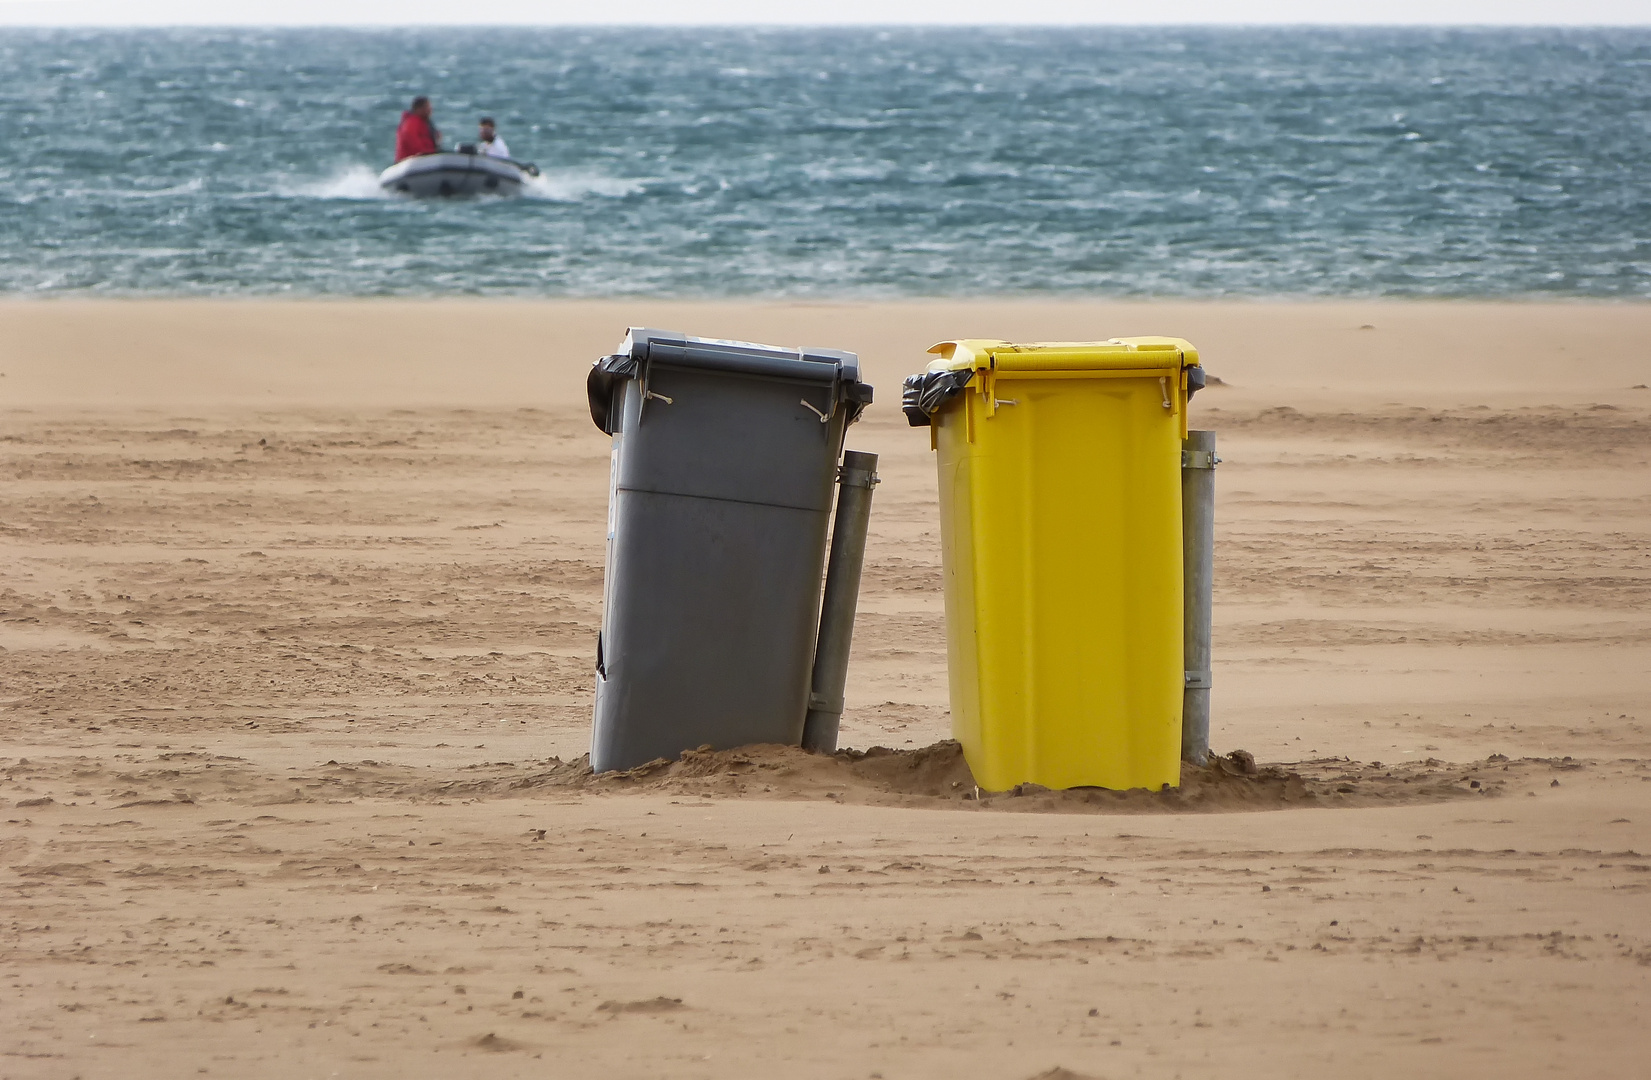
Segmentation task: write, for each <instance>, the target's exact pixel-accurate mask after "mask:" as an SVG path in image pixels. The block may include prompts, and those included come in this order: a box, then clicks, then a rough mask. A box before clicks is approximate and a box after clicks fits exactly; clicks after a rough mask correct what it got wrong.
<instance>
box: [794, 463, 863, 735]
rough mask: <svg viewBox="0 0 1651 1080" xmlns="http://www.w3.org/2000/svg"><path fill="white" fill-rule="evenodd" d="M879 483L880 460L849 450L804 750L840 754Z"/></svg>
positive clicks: (840, 481) (833, 537) (823, 603)
mask: <svg viewBox="0 0 1651 1080" xmlns="http://www.w3.org/2000/svg"><path fill="white" fill-rule="evenodd" d="M876 483H877V455H876V454H864V453H861V452H860V451H858V450H849V451H847V452H845V453H844V454H843V465H842V468H840V469H838V470H837V485H838V486H837V517H836V520H835V521H834V522H833V524H832V527H831V556H830V558H829V559H828V560H827V561H826V578H825V598H824V599H823V600H822V601H821V602H820V637H819V641H818V643H817V644H816V645H815V646H814V678H813V688H812V690H811V692H810V693H809V695H808V719H807V720H806V721H804V723H803V749H805V750H815V751H818V752H820V753H823V754H830V753H835V752H836V750H837V729H838V726H839V725H840V724H841V723H842V720H843V688H844V686H846V685H847V683H848V649H849V645H850V644H851V643H852V642H853V640H854V610H855V607H856V606H857V605H858V603H859V600H860V569H861V567H862V565H863V564H864V563H865V559H866V529H867V527H868V526H869V525H870V523H871V489H872V487H873V486H875V485H876Z"/></svg>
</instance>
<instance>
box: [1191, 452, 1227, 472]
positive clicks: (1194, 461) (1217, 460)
mask: <svg viewBox="0 0 1651 1080" xmlns="http://www.w3.org/2000/svg"><path fill="white" fill-rule="evenodd" d="M1219 464H1221V455H1220V454H1218V453H1216V452H1215V451H1214V450H1183V451H1181V468H1183V469H1213V468H1215V467H1216V466H1217V465H1219Z"/></svg>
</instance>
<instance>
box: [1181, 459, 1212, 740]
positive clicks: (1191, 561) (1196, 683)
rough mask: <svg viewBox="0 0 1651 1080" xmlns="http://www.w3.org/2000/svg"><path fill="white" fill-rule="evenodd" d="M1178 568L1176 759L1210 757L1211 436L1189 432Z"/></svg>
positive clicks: (1183, 484) (1183, 464)
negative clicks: (1181, 678)
mask: <svg viewBox="0 0 1651 1080" xmlns="http://www.w3.org/2000/svg"><path fill="white" fill-rule="evenodd" d="M1181 447H1182V449H1181V563H1182V580H1183V582H1184V585H1183V588H1184V595H1185V600H1184V604H1185V620H1184V629H1183V635H1184V646H1183V648H1184V652H1185V654H1186V688H1185V690H1184V691H1183V692H1182V697H1181V760H1183V761H1190V762H1192V763H1193V764H1194V765H1203V764H1205V763H1206V762H1207V761H1208V760H1209V757H1210V622H1211V616H1212V611H1211V608H1212V603H1213V599H1214V596H1213V579H1214V576H1215V466H1216V465H1217V464H1218V463H1219V462H1220V461H1221V459H1220V458H1219V457H1218V456H1217V455H1216V453H1215V432H1213V431H1189V432H1187V438H1186V441H1185V442H1183V443H1182V444H1181Z"/></svg>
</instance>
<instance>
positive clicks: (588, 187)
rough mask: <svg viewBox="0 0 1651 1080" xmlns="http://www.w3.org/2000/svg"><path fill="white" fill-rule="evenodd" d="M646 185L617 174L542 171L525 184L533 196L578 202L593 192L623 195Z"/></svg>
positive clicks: (528, 194) (526, 192) (524, 188)
mask: <svg viewBox="0 0 1651 1080" xmlns="http://www.w3.org/2000/svg"><path fill="white" fill-rule="evenodd" d="M645 186H646V181H643V180H634V179H624V178H621V177H617V176H596V175H594V174H592V173H579V172H542V173H540V174H539V175H538V176H530V177H528V178H527V183H525V184H523V185H522V194H523V195H525V196H526V197H528V198H530V199H544V200H546V201H548V202H578V201H579V200H581V199H584V198H586V197H587V196H591V195H597V196H600V197H602V198H607V199H622V198H624V197H625V196H627V195H636V194H639V193H640V192H641V191H642V190H643V188H644V187H645Z"/></svg>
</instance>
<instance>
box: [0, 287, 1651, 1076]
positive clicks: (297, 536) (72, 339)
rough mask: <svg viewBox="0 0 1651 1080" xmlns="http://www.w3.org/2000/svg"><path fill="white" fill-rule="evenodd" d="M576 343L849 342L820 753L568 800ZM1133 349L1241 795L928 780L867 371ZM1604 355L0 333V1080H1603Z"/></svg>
mask: <svg viewBox="0 0 1651 1080" xmlns="http://www.w3.org/2000/svg"><path fill="white" fill-rule="evenodd" d="M627 324H644V325H655V326H661V327H666V328H671V329H681V330H684V331H686V332H689V333H697V334H704V335H709V336H718V337H747V338H752V339H756V340H768V341H773V342H776V343H789V344H803V343H807V344H821V345H833V346H839V347H844V348H850V349H857V350H859V351H860V352H861V354H862V356H863V359H864V361H865V364H866V367H867V370H868V375H867V377H868V378H869V379H870V381H872V382H873V383H874V384H875V385H876V386H877V389H878V395H879V398H878V403H877V404H876V405H874V406H873V408H872V409H871V410H870V411H869V412H868V414H867V417H866V419H865V421H863V422H862V424H860V425H858V426H857V427H856V428H855V429H853V430H852V432H851V436H850V446H851V447H853V448H856V449H865V450H872V451H875V452H877V453H879V454H880V455H882V461H881V465H880V472H881V475H882V477H883V480H884V482H883V484H882V485H881V486H880V487H879V489H878V491H877V496H876V503H875V506H874V511H873V518H872V530H871V538H870V545H869V551H868V565H867V571H866V577H865V584H864V589H863V593H862V602H861V616H860V621H859V624H858V628H857V634H856V639H855V651H854V662H853V667H852V669H851V673H850V686H849V691H848V714H847V716H846V718H845V723H844V734H843V743H844V745H845V746H847V747H851V748H853V749H854V750H855V751H857V753H855V754H845V755H842V756H841V757H840V758H838V759H826V758H817V757H816V758H811V757H808V756H806V755H802V754H800V753H798V752H786V751H782V750H779V749H776V748H763V749H757V750H751V751H736V752H730V753H727V754H721V755H707V756H703V757H700V758H696V759H694V760H689V761H684V762H681V763H678V764H677V765H674V766H672V767H670V768H669V769H657V770H650V771H647V772H645V773H641V774H638V775H634V776H629V777H617V778H608V779H593V778H590V777H589V776H588V775H584V774H583V773H581V772H580V770H579V767H578V765H577V759H578V757H579V756H580V755H581V754H582V753H583V752H584V750H585V743H586V739H587V736H588V723H589V715H590V705H591V681H592V674H591V668H592V664H593V655H594V638H595V631H596V626H597V623H598V618H599V604H600V596H601V576H602V540H603V523H604V520H605V507H606V494H607V466H608V443H607V439H606V438H605V437H604V436H602V435H601V433H599V432H598V431H597V430H596V429H595V428H594V427H593V426H592V424H591V422H590V419H589V414H588V411H587V409H586V405H585V402H584V393H583V377H584V370H585V368H586V367H587V366H588V364H589V362H590V361H591V360H592V359H594V358H595V357H596V356H599V355H601V354H602V353H604V352H606V351H609V350H611V349H612V348H613V346H614V345H615V344H616V343H617V342H618V340H619V338H620V336H621V335H622V333H623V330H624V327H625V326H626V325H627ZM1150 333H1163V334H1172V335H1177V336H1184V337H1187V338H1189V339H1190V340H1192V341H1194V342H1195V343H1196V344H1197V345H1198V346H1199V347H1200V348H1201V350H1202V351H1203V354H1204V358H1205V361H1206V364H1207V365H1208V367H1209V370H1210V371H1211V372H1212V373H1214V374H1215V375H1217V376H1219V377H1220V378H1221V379H1222V381H1223V384H1224V385H1221V386H1218V387H1213V388H1211V389H1210V390H1208V391H1206V392H1205V393H1202V394H1200V395H1199V397H1198V398H1197V399H1196V401H1195V403H1194V422H1195V424H1197V425H1199V426H1204V427H1209V428H1213V429H1214V430H1216V431H1217V432H1218V433H1219V437H1220V440H1221V447H1222V449H1221V453H1222V456H1223V457H1224V458H1225V463H1224V464H1223V465H1222V466H1221V470H1220V473H1219V478H1218V492H1219V496H1218V498H1219V503H1218V555H1217V560H1218V561H1217V576H1216V665H1215V677H1216V683H1215V685H1216V690H1215V716H1214V721H1213V733H1212V742H1213V743H1214V745H1215V747H1216V748H1217V749H1218V750H1219V751H1222V752H1227V751H1232V750H1235V749H1239V748H1242V749H1244V750H1246V751H1249V752H1250V753H1251V754H1253V755H1254V758H1255V760H1256V761H1257V762H1258V763H1260V766H1261V768H1260V770H1259V775H1254V776H1252V775H1249V774H1247V772H1246V771H1245V769H1244V768H1243V767H1242V763H1241V760H1240V761H1237V762H1229V763H1228V764H1227V765H1223V766H1218V767H1216V768H1215V769H1213V770H1210V771H1208V772H1207V773H1200V774H1197V775H1189V777H1188V783H1187V785H1186V788H1185V794H1184V795H1182V796H1177V797H1163V796H1155V795H1149V794H1147V793H1136V794H1135V795H1131V796H1117V797H1113V796H1104V797H1099V796H1098V797H1095V798H1089V797H1078V796H1055V795H1049V794H1046V793H1038V792H1032V793H1028V794H1025V795H1020V796H1011V795H999V796H995V797H988V798H985V799H976V798H973V797H972V796H973V794H974V793H973V791H972V785H971V784H969V783H968V782H967V780H968V778H967V773H966V769H962V766H961V762H959V761H957V760H956V756H955V753H954V752H952V751H951V750H949V749H948V748H947V747H945V746H938V747H937V746H936V744H937V743H941V742H942V741H943V740H944V739H945V738H946V736H947V734H948V721H947V715H946V678H945V654H944V623H943V614H942V606H941V597H940V572H939V550H938V548H939V545H938V522H937V518H936V513H937V510H936V503H935V497H934V472H933V462H932V460H931V458H930V454H929V450H928V441H927V438H926V433H924V432H922V431H913V430H911V429H909V428H907V427H906V425H905V422H904V420H903V418H902V417H901V416H900V414H899V411H898V407H897V401H898V386H899V379H900V377H901V376H903V375H905V374H907V373H909V372H911V371H915V370H918V369H919V368H920V367H921V366H922V365H923V363H924V362H925V360H926V357H925V356H924V354H923V350H924V348H926V347H927V346H928V345H929V344H930V343H931V342H933V341H935V340H938V339H940V338H945V337H958V336H991V337H1005V338H1021V339H1059V338H1095V337H1109V336H1114V335H1119V336H1124V335H1134V334H1150ZM1647 341H1651V306H1646V305H1594V304H1469V303H1426V304H1424V303H1350V302H1336V303H1313V304H1295V303H1290V304H1286V303H1277V304H1269V303H1248V304H1238V303H1233V304H1226V303H1219V304H1217V303H1208V304H1191V303H1075V302H1065V303H1059V302H1042V301H1039V302H1030V301H1028V302H1009V301H987V302H980V303H965V302H948V301H923V302H911V303H882V304H867V305H859V304H785V303H773V304H757V303H736V302H716V303H687V302H669V303H667V302H655V301H638V302H634V303H632V302H624V301H600V302H595V301H593V302H546V303H538V302H518V303H503V302H491V301H486V302H484V301H475V302H465V301H440V302H428V303H408V302H399V301H397V302H392V301H384V302H371V301H347V302H344V301H341V302H333V303H329V302H313V303H296V302H294V303H287V302H277V301H270V302H262V303H253V302H206V301H164V302H163V301H111V302H97V303H91V302H52V303H12V304H5V305H0V477H4V481H5V482H4V489H3V490H4V495H3V496H0V548H3V551H4V564H3V565H4V570H3V571H0V573H3V577H0V650H3V651H0V732H3V733H4V737H3V739H0V811H3V813H0V897H3V898H4V899H3V901H0V916H3V919H0V927H3V935H0V957H3V959H4V962H3V963H0V1077H54V1078H55V1077H65V1078H67V1077H73V1076H84V1077H88V1078H90V1077H94V1076H121V1077H173V1076H178V1075H227V1076H238V1077H239V1076H248V1077H263V1076H268V1077H300V1076H317V1077H325V1076H330V1075H334V1074H335V1073H336V1074H337V1075H341V1076H360V1077H378V1076H392V1075H406V1074H409V1073H411V1074H414V1075H424V1074H436V1073H439V1074H440V1075H444V1076H448V1075H451V1076H461V1077H462V1076H488V1077H493V1076H517V1075H521V1076H542V1075H546V1074H547V1072H552V1073H557V1074H560V1073H561V1072H566V1071H570V1070H571V1071H574V1072H577V1073H579V1074H593V1073H597V1072H602V1073H604V1074H606V1075H612V1076H616V1077H633V1076H634V1077H651V1076H670V1077H673V1078H674V1077H695V1076H704V1077H740V1076H768V1075H774V1074H776V1073H781V1074H785V1075H795V1076H800V1077H871V1076H874V1075H881V1076H882V1077H886V1078H888V1080H894V1078H896V1077H948V1078H950V1077H959V1076H967V1077H992V1078H998V1077H1001V1078H1006V1080H1024V1078H1028V1077H1031V1076H1034V1075H1036V1074H1038V1073H1041V1072H1043V1071H1044V1070H1047V1069H1050V1068H1053V1067H1056V1066H1061V1067H1064V1068H1067V1069H1070V1070H1072V1071H1073V1072H1075V1073H1077V1074H1080V1075H1083V1076H1094V1077H1124V1076H1136V1075H1140V1076H1177V1075H1179V1076H1185V1077H1193V1076H1209V1077H1217V1076H1219V1077H1229V1076H1258V1077H1259V1076H1305V1075H1320V1074H1323V1073H1325V1072H1326V1071H1334V1072H1337V1073H1341V1074H1346V1075H1352V1076H1386V1075H1388V1074H1390V1073H1392V1072H1394V1071H1396V1070H1408V1071H1412V1072H1417V1073H1419V1074H1421V1075H1424V1076H1432V1075H1444V1074H1447V1073H1450V1074H1456V1075H1462V1074H1466V1075H1485V1074H1491V1073H1495V1074H1497V1075H1501V1076H1507V1077H1521V1076H1547V1075H1559V1074H1567V1073H1570V1072H1574V1071H1577V1070H1578V1069H1581V1068H1586V1069H1588V1070H1589V1071H1592V1072H1596V1073H1599V1074H1601V1075H1608V1076H1622V1075H1633V1074H1634V1072H1635V1070H1636V1069H1639V1068H1641V1067H1642V1066H1643V1061H1644V1058H1645V1055H1646V1053H1647V1051H1651V1036H1647V1035H1646V1033H1645V1027H1644V1024H1643V1019H1642V1018H1643V1012H1644V1009H1645V1007H1646V1005H1647V1003H1648V1002H1651V916H1648V914H1647V912H1648V911H1651V733H1648V732H1647V723H1648V722H1651V714H1648V713H1647V711H1646V701H1647V691H1648V690H1651V662H1648V661H1651V648H1648V646H1651V615H1648V614H1647V611H1648V600H1651V468H1648V467H1647V466H1648V464H1651V390H1647V389H1644V384H1647V383H1651V346H1647V345H1646V344H1645V343H1646V342H1647ZM878 746H881V747H887V748H890V750H892V751H894V752H893V753H886V754H885V753H882V752H876V753H872V754H869V755H863V754H861V753H859V752H863V751H867V750H869V749H870V748H872V747H878ZM552 759H555V760H552ZM960 769H962V771H959V770H960Z"/></svg>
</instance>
